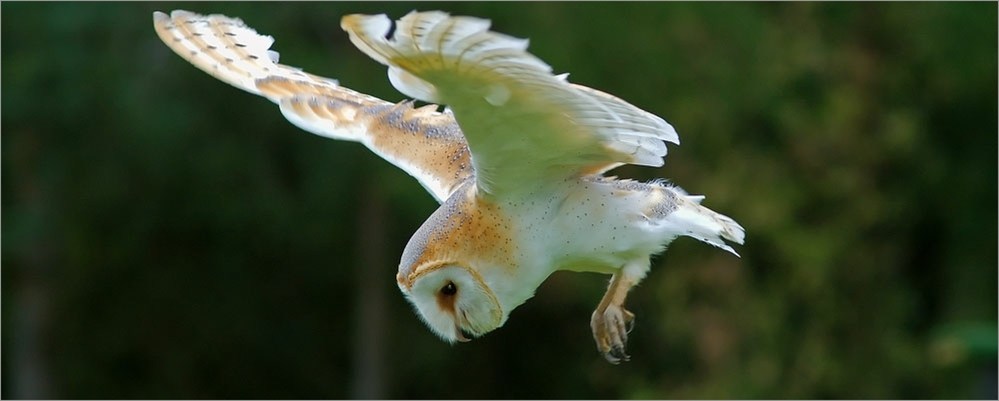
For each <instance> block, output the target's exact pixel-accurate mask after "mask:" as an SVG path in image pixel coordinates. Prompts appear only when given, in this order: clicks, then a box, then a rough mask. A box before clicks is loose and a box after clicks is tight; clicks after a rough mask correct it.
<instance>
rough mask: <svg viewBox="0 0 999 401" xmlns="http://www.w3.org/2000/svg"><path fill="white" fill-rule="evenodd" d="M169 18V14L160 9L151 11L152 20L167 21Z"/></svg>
mask: <svg viewBox="0 0 999 401" xmlns="http://www.w3.org/2000/svg"><path fill="white" fill-rule="evenodd" d="M169 20H170V16H169V15H167V14H166V13H165V12H162V11H153V22H157V23H160V22H167V21H169Z"/></svg>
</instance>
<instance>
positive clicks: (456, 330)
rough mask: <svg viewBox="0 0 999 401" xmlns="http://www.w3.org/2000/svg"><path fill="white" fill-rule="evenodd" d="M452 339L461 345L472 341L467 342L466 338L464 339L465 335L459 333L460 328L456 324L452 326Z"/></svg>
mask: <svg viewBox="0 0 999 401" xmlns="http://www.w3.org/2000/svg"><path fill="white" fill-rule="evenodd" d="M454 337H455V338H456V339H457V340H458V342H462V343H467V342H469V341H472V340H469V339H468V338H467V337H465V334H464V333H462V332H461V327H460V326H458V324H457V323H456V324H455V325H454Z"/></svg>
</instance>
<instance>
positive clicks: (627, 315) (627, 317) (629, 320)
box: [624, 309, 635, 333]
mask: <svg viewBox="0 0 999 401" xmlns="http://www.w3.org/2000/svg"><path fill="white" fill-rule="evenodd" d="M624 323H625V324H627V325H628V329H627V330H625V333H631V330H634V329H635V314H634V313H631V312H629V311H628V310H627V309H625V310H624Z"/></svg>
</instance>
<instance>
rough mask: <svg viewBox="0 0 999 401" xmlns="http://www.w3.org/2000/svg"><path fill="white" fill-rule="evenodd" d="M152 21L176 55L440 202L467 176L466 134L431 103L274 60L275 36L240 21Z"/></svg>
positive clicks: (178, 17)
mask: <svg viewBox="0 0 999 401" xmlns="http://www.w3.org/2000/svg"><path fill="white" fill-rule="evenodd" d="M153 25H154V27H155V29H156V32H157V34H158V35H159V36H160V38H161V39H162V40H163V42H164V43H165V44H166V45H167V46H169V47H170V48H171V49H172V50H173V51H174V52H176V53H177V54H178V55H180V56H181V57H183V58H184V59H186V60H188V61H189V62H191V64H194V66H196V67H198V68H199V69H201V70H203V71H205V72H207V73H209V74H211V75H212V76H214V77H216V78H218V79H219V80H222V81H224V82H226V83H228V84H230V85H233V86H235V87H237V88H240V89H242V90H245V91H247V92H250V93H253V94H256V95H260V96H263V97H265V98H267V99H269V100H271V101H272V102H274V103H276V104H278V105H279V106H280V108H281V112H282V114H284V116H285V117H286V118H287V119H288V120H289V121H291V122H292V123H293V124H295V125H296V126H298V127H300V128H302V129H304V130H306V131H309V132H312V133H314V134H318V135H322V136H326V137H330V138H335V139H342V140H350V141H356V142H360V143H362V144H364V145H365V146H367V147H368V148H370V149H371V150H372V151H374V152H375V153H376V154H378V155H379V156H381V157H383V158H385V159H386V160H388V161H389V162H391V163H393V164H395V165H397V166H399V167H400V168H402V169H403V170H405V171H406V172H407V173H409V174H410V175H412V176H413V177H415V178H416V179H417V180H419V181H420V183H421V184H422V185H423V186H424V187H425V188H427V190H428V191H429V192H430V193H431V194H433V196H434V197H435V198H436V199H437V200H438V201H443V200H444V199H447V197H448V196H450V194H451V192H452V191H453V190H454V189H455V188H457V186H458V185H459V184H460V183H461V182H463V181H464V180H466V179H468V178H469V177H471V176H472V175H473V173H472V171H473V169H472V166H471V162H470V160H469V153H468V146H467V144H466V142H465V138H464V136H463V135H462V133H461V129H460V128H458V125H457V123H456V122H455V120H454V116H453V115H451V114H449V113H440V112H437V111H436V106H429V107H424V108H413V106H412V103H409V102H404V103H399V104H394V103H389V102H386V101H384V100H381V99H378V98H375V97H372V96H368V95H365V94H363V93H359V92H355V91H353V90H350V89H347V88H344V87H342V86H340V85H339V84H338V83H337V81H335V80H332V79H328V78H323V77H319V76H316V75H312V74H308V73H306V72H304V71H302V70H301V69H299V68H295V67H290V66H286V65H283V64H279V63H278V53H277V52H275V51H273V50H270V46H271V45H272V44H273V43H274V39H273V38H271V37H270V36H266V35H260V34H258V33H257V32H256V31H255V30H254V29H253V28H250V27H248V26H246V25H245V24H244V23H243V21H242V20H239V19H235V18H229V17H226V16H223V15H218V14H214V15H208V16H204V15H199V14H195V13H191V12H188V11H183V10H176V11H173V12H172V13H171V14H170V15H167V14H165V13H161V12H156V13H154V14H153Z"/></svg>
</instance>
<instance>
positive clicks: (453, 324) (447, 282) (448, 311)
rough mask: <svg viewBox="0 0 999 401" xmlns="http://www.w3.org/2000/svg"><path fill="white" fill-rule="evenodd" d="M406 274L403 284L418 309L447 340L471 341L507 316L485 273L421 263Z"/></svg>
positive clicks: (424, 319) (421, 315)
mask: <svg viewBox="0 0 999 401" xmlns="http://www.w3.org/2000/svg"><path fill="white" fill-rule="evenodd" d="M421 267H422V268H421V269H418V270H417V271H416V272H415V274H412V275H410V276H409V277H405V278H404V277H402V274H401V273H400V276H399V277H398V278H399V280H398V281H399V288H400V289H401V290H402V292H403V293H404V294H406V297H407V298H408V299H409V301H410V302H411V303H412V304H413V306H414V307H415V308H416V310H417V313H418V314H419V315H420V317H421V318H422V319H423V321H424V322H426V323H427V326H430V329H431V330H433V331H434V332H435V333H437V335H438V336H440V337H441V338H442V339H444V340H445V341H447V342H451V343H453V342H455V341H462V342H464V341H468V340H469V338H468V337H466V336H465V335H466V334H468V335H470V336H471V337H478V336H481V335H483V334H486V333H488V332H490V331H493V330H495V329H496V328H498V327H500V326H501V325H502V324H503V321H504V320H506V314H505V313H503V308H502V307H501V306H500V303H499V301H498V300H497V299H496V295H495V294H494V293H493V291H492V290H490V288H489V286H488V285H487V284H486V283H485V282H484V281H483V280H482V277H481V276H479V275H478V274H476V272H475V271H474V270H472V269H470V268H468V267H465V266H462V265H460V264H455V263H439V264H435V265H431V266H421Z"/></svg>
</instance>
